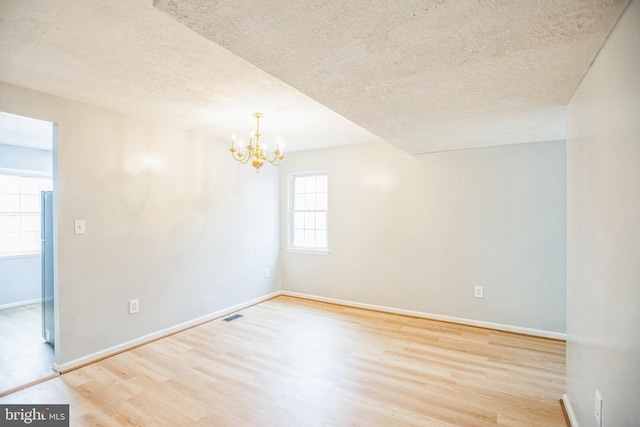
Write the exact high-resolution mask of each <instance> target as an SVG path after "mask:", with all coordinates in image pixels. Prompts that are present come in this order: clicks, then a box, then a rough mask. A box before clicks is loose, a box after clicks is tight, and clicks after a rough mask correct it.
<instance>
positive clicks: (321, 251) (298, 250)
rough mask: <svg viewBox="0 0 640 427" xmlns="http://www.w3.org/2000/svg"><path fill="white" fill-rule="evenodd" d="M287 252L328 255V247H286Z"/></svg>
mask: <svg viewBox="0 0 640 427" xmlns="http://www.w3.org/2000/svg"><path fill="white" fill-rule="evenodd" d="M287 253H290V254H303V255H329V250H328V249H301V248H287Z"/></svg>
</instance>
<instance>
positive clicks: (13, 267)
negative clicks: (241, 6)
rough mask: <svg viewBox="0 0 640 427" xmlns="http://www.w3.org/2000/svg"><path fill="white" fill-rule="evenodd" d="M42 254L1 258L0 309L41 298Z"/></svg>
mask: <svg viewBox="0 0 640 427" xmlns="http://www.w3.org/2000/svg"><path fill="white" fill-rule="evenodd" d="M40 293H41V292H40V254H31V255H20V256H10V257H0V309H2V308H3V307H5V306H7V305H9V306H13V305H15V304H18V303H20V302H24V301H31V300H35V299H38V298H40Z"/></svg>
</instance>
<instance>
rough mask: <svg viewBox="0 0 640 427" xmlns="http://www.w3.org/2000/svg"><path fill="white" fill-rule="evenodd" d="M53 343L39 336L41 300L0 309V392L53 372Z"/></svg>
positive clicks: (40, 329)
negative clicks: (50, 343)
mask: <svg viewBox="0 0 640 427" xmlns="http://www.w3.org/2000/svg"><path fill="white" fill-rule="evenodd" d="M52 366H53V347H51V346H50V345H49V344H47V343H46V342H44V340H43V339H42V311H41V304H40V303H36V304H28V305H23V306H20V307H13V308H8V309H5V310H0V395H1V394H2V393H3V392H6V391H8V390H12V389H14V388H16V387H19V386H22V385H24V384H28V383H31V382H33V381H37V380H39V379H42V378H46V377H49V376H51V375H55V371H54V370H53V368H52Z"/></svg>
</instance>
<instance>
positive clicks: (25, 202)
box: [20, 195, 40, 212]
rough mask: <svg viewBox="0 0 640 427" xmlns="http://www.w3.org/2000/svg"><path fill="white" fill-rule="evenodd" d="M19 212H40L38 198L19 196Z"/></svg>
mask: <svg viewBox="0 0 640 427" xmlns="http://www.w3.org/2000/svg"><path fill="white" fill-rule="evenodd" d="M20 210H21V211H22V212H40V196H31V195H26V196H25V195H22V196H20Z"/></svg>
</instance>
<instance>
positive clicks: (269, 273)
mask: <svg viewBox="0 0 640 427" xmlns="http://www.w3.org/2000/svg"><path fill="white" fill-rule="evenodd" d="M270 275H271V272H270V271H269V269H268V268H265V269H264V278H265V279H266V278H268V277H269V276H270Z"/></svg>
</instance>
